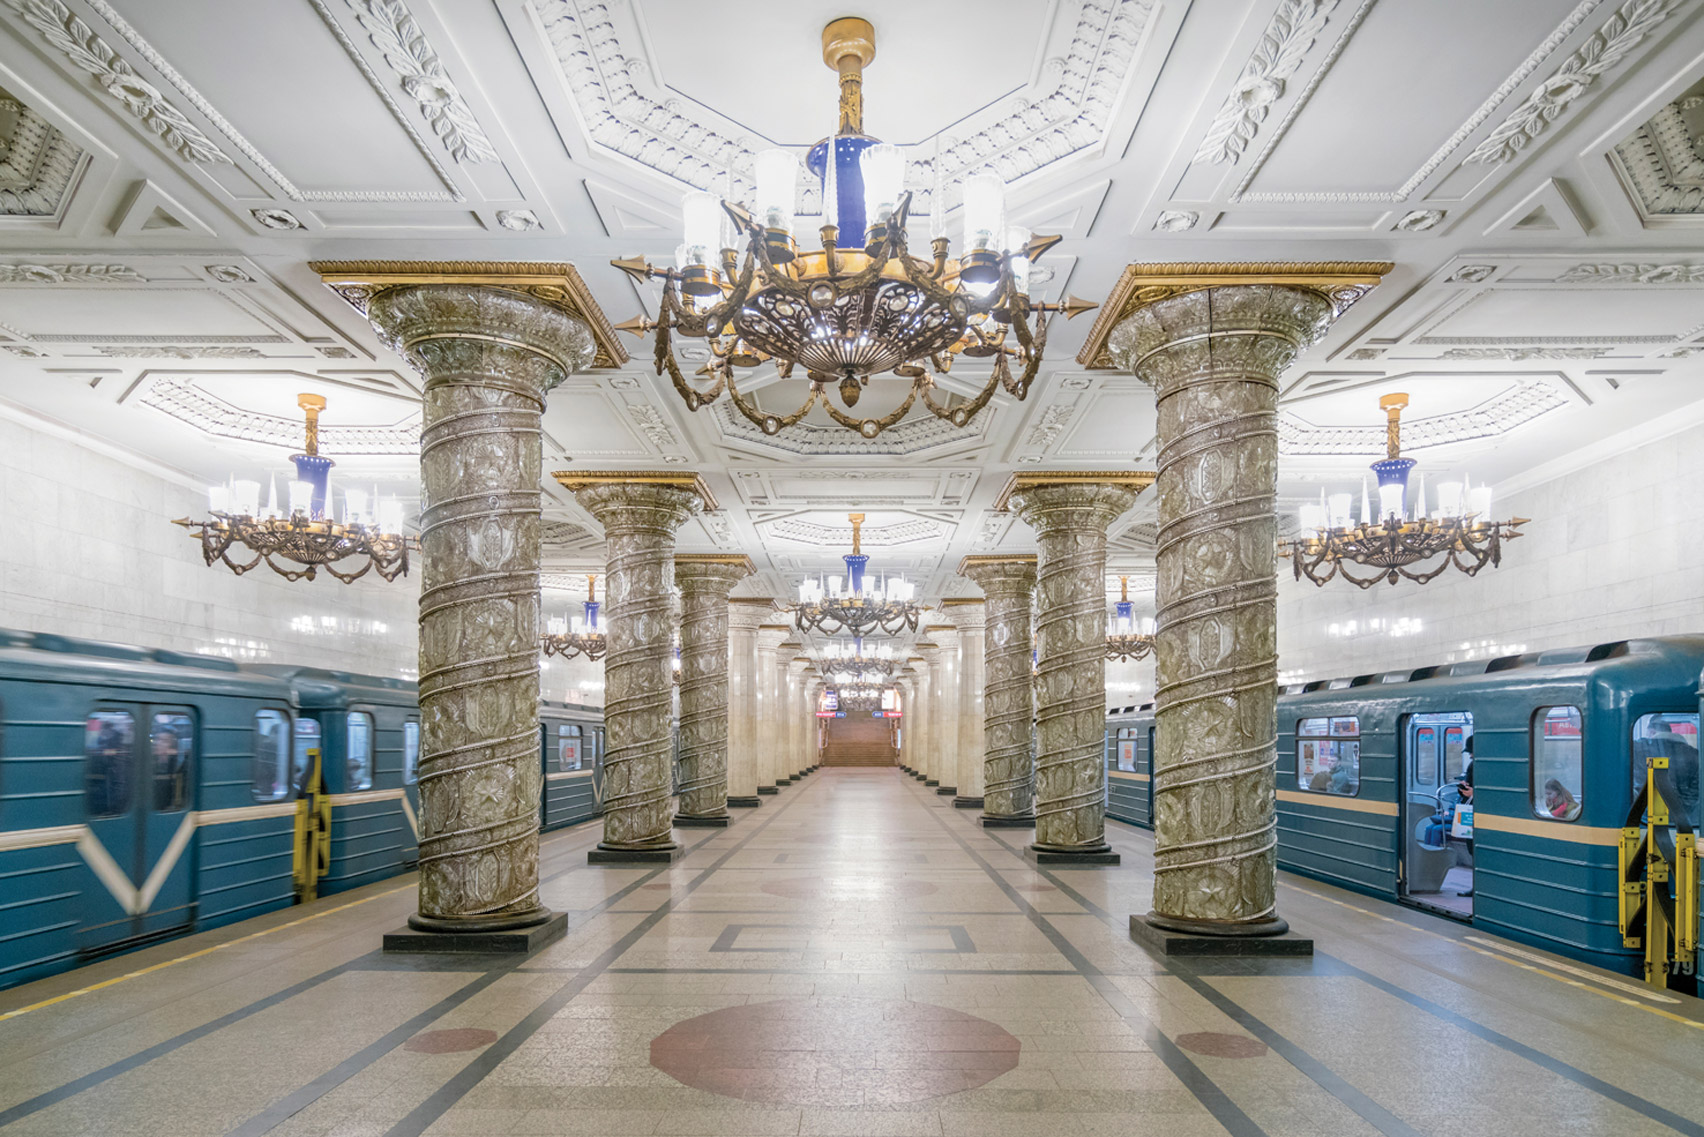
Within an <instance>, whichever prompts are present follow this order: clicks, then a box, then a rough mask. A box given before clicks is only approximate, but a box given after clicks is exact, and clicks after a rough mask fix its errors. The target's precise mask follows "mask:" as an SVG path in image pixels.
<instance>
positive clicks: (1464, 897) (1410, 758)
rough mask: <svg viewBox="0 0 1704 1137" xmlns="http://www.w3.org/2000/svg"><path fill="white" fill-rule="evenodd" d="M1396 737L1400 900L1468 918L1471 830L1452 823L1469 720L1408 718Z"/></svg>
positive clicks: (1457, 716)
mask: <svg viewBox="0 0 1704 1137" xmlns="http://www.w3.org/2000/svg"><path fill="white" fill-rule="evenodd" d="M1401 734H1402V760H1401V761H1400V762H1399V763H1398V764H1397V766H1398V771H1399V778H1400V781H1401V791H1400V795H1399V796H1400V799H1401V802H1402V818H1401V824H1400V825H1399V826H1398V831H1399V833H1400V838H1399V841H1400V855H1401V859H1402V866H1401V872H1400V883H1399V888H1400V890H1401V896H1402V898H1403V899H1404V900H1405V901H1407V902H1408V903H1410V904H1413V905H1416V906H1417V907H1420V908H1426V909H1430V910H1432V911H1434V912H1439V913H1442V914H1444V915H1447V916H1454V917H1457V918H1458V919H1467V918H1470V917H1472V915H1473V830H1472V824H1471V819H1470V817H1462V818H1458V816H1457V814H1458V811H1457V809H1456V806H1457V805H1458V804H1460V803H1461V801H1462V797H1461V793H1460V791H1459V790H1458V789H1457V786H1458V784H1459V783H1460V781H1461V779H1462V775H1463V774H1464V773H1465V772H1466V767H1467V763H1468V762H1469V761H1470V757H1469V752H1468V740H1469V739H1470V738H1472V737H1473V715H1472V714H1470V713H1468V712H1467V711H1444V712H1440V713H1427V714H1412V715H1409V716H1407V718H1406V719H1405V720H1404V722H1403V729H1402V732H1401ZM1463 822H1465V824H1463Z"/></svg>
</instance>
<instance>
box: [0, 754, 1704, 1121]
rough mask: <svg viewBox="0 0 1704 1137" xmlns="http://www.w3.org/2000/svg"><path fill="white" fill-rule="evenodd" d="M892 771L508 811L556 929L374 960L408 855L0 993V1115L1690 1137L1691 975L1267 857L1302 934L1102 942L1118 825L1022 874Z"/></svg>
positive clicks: (1693, 1097)
mask: <svg viewBox="0 0 1704 1137" xmlns="http://www.w3.org/2000/svg"><path fill="white" fill-rule="evenodd" d="M949 801H950V799H944V798H941V797H939V796H937V795H936V794H935V793H934V792H933V791H931V790H926V789H925V788H924V787H922V786H921V785H919V784H918V783H916V782H913V781H912V780H911V779H909V778H907V777H905V776H904V775H903V774H901V773H899V772H898V771H896V770H892V769H888V770H858V769H844V770H822V771H819V772H818V773H816V774H814V775H812V776H810V777H809V778H807V779H805V781H803V782H802V783H799V784H796V785H794V786H790V787H788V788H786V789H783V790H782V792H781V794H780V795H779V796H778V797H772V798H768V799H766V800H765V804H764V805H763V807H762V808H760V809H756V810H749V811H741V812H740V813H739V816H738V819H737V821H736V823H735V824H734V825H733V826H732V827H731V828H729V829H726V830H683V831H682V832H681V834H680V835H681V836H682V837H683V838H684V839H685V840H686V841H688V842H689V843H690V845H691V852H690V853H689V855H687V856H686V857H685V858H683V859H682V860H680V861H679V862H677V863H676V864H674V865H665V866H654V867H647V868H608V867H593V866H588V865H587V864H586V857H585V852H586V849H587V848H588V847H590V846H591V845H592V844H593V843H594V842H595V841H596V839H597V831H596V828H595V827H594V826H582V827H579V828H577V829H572V830H567V831H564V832H562V833H558V834H552V835H549V836H547V837H546V838H545V845H544V857H543V862H544V873H545V878H546V879H545V884H544V889H543V891H544V897H545V900H546V902H547V903H549V904H551V905H552V906H553V907H556V908H559V909H566V910H568V911H569V913H570V921H571V922H570V931H569V935H568V938H567V939H566V940H564V941H560V942H558V943H556V944H555V945H552V946H550V947H548V948H546V949H545V950H543V951H541V952H539V953H538V954H536V955H534V956H533V957H531V958H527V959H524V960H520V961H514V960H508V961H503V960H493V959H490V958H483V959H473V960H461V961H451V960H445V959H423V958H418V957H416V958H397V957H386V956H384V955H382V954H380V953H379V952H378V951H376V950H375V949H376V948H377V947H378V943H379V937H380V935H381V934H382V933H383V932H385V931H388V930H390V929H393V928H395V927H397V926H398V925H400V924H401V923H402V921H403V919H404V918H405V916H406V915H407V914H408V913H409V912H410V911H411V910H412V908H413V887H412V882H411V880H410V879H408V878H402V879H398V880H395V881H390V882H386V883H384V884H380V885H376V886H373V887H371V888H368V889H365V890H362V891H359V892H355V893H346V894H343V895H340V896H336V897H332V898H329V899H326V900H323V901H320V902H318V903H316V904H313V905H309V906H306V907H303V908H296V909H292V910H290V911H288V912H279V913H275V914H273V915H272V916H269V917H265V918H262V919H259V920H254V921H251V922H249V923H247V924H243V925H240V926H237V927H233V928H227V929H223V930H220V931H218V932H213V933H208V934H206V935H202V936H197V937H193V938H191V939H187V940H179V941H177V942H174V943H171V944H165V945H161V946H159V947H156V948H152V949H149V950H147V951H143V952H138V953H135V954H132V955H129V956H125V957H123V958H121V959H115V960H109V961H106V962H104V963H101V964H98V965H96V966H93V967H90V968H86V969H84V970H82V971H79V972H76V973H73V974H70V975H65V976H60V977H57V978H55V979H52V980H48V981H44V982H41V983H36V984H33V985H31V986H28V987H24V988H20V989H17V990H12V991H7V992H4V993H0V1133H4V1134H5V1135H6V1137H12V1135H17V1137H22V1135H24V1134H83V1133H91V1134H126V1135H135V1137H143V1135H159V1137H167V1135H171V1137H180V1135H181V1137H190V1135H201V1134H207V1135H213V1134H227V1133H229V1134H261V1133H270V1134H277V1135H280V1137H284V1135H289V1137H309V1135H336V1137H381V1135H384V1137H401V1135H409V1134H422V1133H429V1134H505V1133H516V1134H612V1135H614V1134H639V1133H646V1134H668V1135H680V1137H685V1135H688V1134H823V1135H834V1134H846V1135H852V1134H868V1135H882V1134H894V1135H905V1134H939V1135H953V1134H967V1135H972V1134H974V1135H976V1137H1001V1135H1004V1134H1014V1135H1023V1137H1069V1135H1074V1134H1117V1135H1120V1137H1133V1135H1142V1134H1159V1135H1161V1137H1196V1135H1197V1134H1219V1133H1223V1132H1229V1133H1232V1134H1237V1135H1258V1134H1263V1133H1264V1134H1272V1135H1274V1137H1278V1135H1286V1137H1288V1135H1302V1134H1387V1135H1408V1134H1421V1133H1423V1134H1439V1135H1448V1137H1478V1135H1495V1137H1514V1135H1517V1134H1529V1133H1530V1134H1566V1135H1574V1134H1582V1135H1583V1134H1616V1135H1618V1137H1626V1135H1635V1134H1647V1133H1650V1134H1656V1133H1673V1132H1680V1133H1691V1134H1704V1012H1701V1011H1700V1007H1699V1004H1698V1002H1697V1001H1695V1000H1686V999H1680V998H1677V997H1672V996H1666V995H1662V994H1659V993H1656V992H1650V991H1647V990H1645V989H1644V988H1641V987H1639V986H1637V985H1635V984H1633V983H1631V982H1629V981H1626V980H1623V979H1620V978H1617V977H1613V976H1609V975H1606V974H1605V973H1602V972H1598V971H1595V970H1593V969H1591V968H1587V967H1582V966H1579V965H1576V964H1572V963H1569V962H1567V961H1563V960H1558V959H1555V958H1552V957H1550V956H1547V955H1545V954H1544V953H1541V952H1536V951H1531V950H1529V949H1525V948H1519V947H1517V946H1515V945H1511V944H1506V943H1504V942H1502V941H1499V940H1496V939H1494V938H1492V937H1490V936H1486V935H1484V934H1482V933H1478V932H1476V931H1474V930H1473V929H1471V928H1468V927H1465V926H1462V925H1459V924H1454V923H1451V922H1448V921H1445V920H1442V919H1438V918H1435V917H1431V916H1428V915H1424V914H1421V913H1416V912H1411V911H1408V910H1405V909H1400V908H1396V907H1392V906H1388V905H1382V904H1379V903H1378V902H1376V901H1369V900H1367V899H1365V898H1363V897H1359V896H1355V895H1352V894H1349V893H1344V892H1339V891H1336V890H1334V889H1331V888H1329V887H1326V886H1324V885H1320V884H1316V883H1313V882H1309V881H1304V880H1300V879H1296V878H1285V879H1284V880H1283V881H1282V882H1281V886H1280V893H1279V895H1280V904H1281V906H1282V910H1283V912H1284V913H1285V914H1286V915H1287V916H1288V917H1289V918H1290V920H1291V921H1292V923H1294V924H1295V925H1297V927H1298V929H1299V930H1301V931H1304V932H1306V933H1309V934H1311V935H1313V936H1314V937H1315V938H1316V940H1317V943H1318V950H1319V954H1318V955H1317V956H1316V957H1315V958H1314V959H1313V960H1312V961H1282V962H1278V961H1275V962H1270V963H1265V964H1258V965H1251V964H1235V963H1233V964H1219V965H1210V966H1195V967H1189V966H1183V965H1179V964H1176V963H1170V964H1168V963H1165V962H1162V961H1159V960H1156V959H1155V958H1153V957H1151V956H1149V955H1148V954H1147V953H1146V952H1145V951H1144V950H1143V949H1141V948H1140V947H1138V946H1137V945H1136V944H1134V943H1132V942H1131V940H1130V938H1129V933H1128V927H1127V923H1128V916H1129V914H1130V913H1132V912H1141V911H1146V909H1147V908H1148V899H1149V893H1150V889H1151V883H1152V882H1151V878H1150V876H1149V875H1148V869H1149V866H1150V864H1151V857H1150V851H1151V848H1152V842H1151V839H1150V837H1149V835H1148V834H1146V833H1144V832H1142V831H1139V830H1135V829H1130V828H1127V827H1124V826H1121V825H1116V824H1115V825H1112V826H1110V828H1111V830H1112V832H1111V834H1110V838H1111V840H1112V842H1113V844H1114V845H1115V847H1117V848H1118V849H1119V851H1120V852H1122V853H1123V854H1124V863H1123V865H1122V866H1121V867H1118V868H1113V869H1063V870H1055V871H1048V870H1037V869H1036V868H1034V867H1032V866H1030V865H1028V864H1026V863H1025V861H1024V860H1023V858H1022V856H1021V849H1022V844H1021V840H1022V839H1023V838H1024V837H1025V836H1026V834H1024V833H1022V832H1021V831H1018V832H1012V831H993V832H990V831H984V830H982V829H979V828H977V827H976V825H975V824H974V821H973V817H972V815H971V814H969V813H967V812H965V811H955V810H953V809H952V808H950V805H949Z"/></svg>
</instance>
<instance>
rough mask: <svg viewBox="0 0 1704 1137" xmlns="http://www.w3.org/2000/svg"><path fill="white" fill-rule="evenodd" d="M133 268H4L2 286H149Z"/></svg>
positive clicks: (0, 270)
mask: <svg viewBox="0 0 1704 1137" xmlns="http://www.w3.org/2000/svg"><path fill="white" fill-rule="evenodd" d="M147 283H148V281H147V279H146V278H145V277H144V276H143V275H142V274H141V273H139V272H137V271H136V270H135V269H133V268H131V267H130V266H129V265H102V264H78V265H72V264H0V284H30V285H42V284H147Z"/></svg>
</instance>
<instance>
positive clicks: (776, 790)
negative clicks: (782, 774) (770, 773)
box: [757, 786, 781, 794]
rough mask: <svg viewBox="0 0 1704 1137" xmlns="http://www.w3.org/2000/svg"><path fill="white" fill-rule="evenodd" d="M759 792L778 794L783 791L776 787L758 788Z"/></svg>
mask: <svg viewBox="0 0 1704 1137" xmlns="http://www.w3.org/2000/svg"><path fill="white" fill-rule="evenodd" d="M757 792H758V793H760V794H778V793H780V792H781V790H780V789H779V788H778V787H776V786H758V787H757Z"/></svg>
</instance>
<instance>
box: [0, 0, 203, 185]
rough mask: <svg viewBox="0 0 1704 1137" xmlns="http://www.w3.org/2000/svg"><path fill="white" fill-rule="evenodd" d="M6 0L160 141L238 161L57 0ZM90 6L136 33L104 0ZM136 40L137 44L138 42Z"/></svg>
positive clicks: (189, 154)
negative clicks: (220, 147)
mask: <svg viewBox="0 0 1704 1137" xmlns="http://www.w3.org/2000/svg"><path fill="white" fill-rule="evenodd" d="M5 3H6V5H7V7H9V8H11V9H12V10H13V11H14V12H16V13H17V14H18V16H19V18H20V19H22V20H23V21H24V23H26V24H28V25H29V26H30V27H32V28H34V29H35V30H36V32H37V33H38V34H39V35H40V36H41V38H42V40H43V41H45V42H46V43H47V45H48V46H49V47H51V48H54V49H55V50H56V51H58V52H59V53H60V54H61V55H63V56H64V57H65V58H66V59H67V60H68V61H69V62H70V63H71V65H72V66H74V67H76V68H78V69H79V70H81V71H85V72H87V73H88V74H89V75H90V76H91V77H92V78H93V79H94V80H95V83H96V84H97V85H98V86H99V87H100V88H101V90H103V91H105V92H106V93H107V95H108V96H110V97H111V98H112V99H113V100H114V101H115V102H117V103H118V105H119V106H121V107H123V108H124V109H125V111H127V112H129V114H130V115H131V116H132V117H133V118H135V119H137V120H138V121H140V122H141V123H142V125H143V126H145V127H147V128H148V129H149V130H150V131H152V132H153V133H154V134H156V135H158V136H159V139H160V141H162V142H164V143H165V144H166V146H167V147H168V148H169V149H170V150H171V151H172V152H173V153H174V154H176V155H177V156H178V157H179V158H181V159H183V160H184V161H185V162H193V163H200V164H204V165H217V164H220V163H223V164H226V165H234V164H235V163H233V162H232V161H231V158H230V155H228V154H226V153H225V152H224V151H223V150H221V149H219V145H218V143H216V142H214V141H213V140H212V139H211V138H208V137H207V136H206V135H205V134H203V133H202V132H201V131H200V129H198V128H197V127H196V126H195V125H194V124H192V123H191V122H190V121H189V119H188V118H186V117H185V116H184V113H183V112H182V111H180V110H178V109H177V107H176V106H174V105H173V104H172V103H171V101H170V100H168V99H167V98H166V97H165V95H163V94H162V93H161V92H160V90H159V88H157V87H155V86H154V85H153V84H152V83H149V82H148V81H147V80H145V79H143V78H142V77H141V76H140V75H138V74H136V71H135V69H134V68H132V67H131V66H130V64H129V63H127V62H125V61H124V60H123V59H122V58H120V57H119V54H118V52H116V51H114V50H113V48H112V45H111V44H109V43H107V42H106V41H105V40H104V39H102V38H101V37H100V36H98V35H96V34H95V32H94V30H93V29H91V28H90V27H89V25H88V24H85V23H84V22H83V21H82V20H81V19H79V18H78V17H77V16H75V15H74V14H72V12H71V9H69V8H67V7H66V6H65V5H64V4H61V3H60V2H59V0H5ZM91 7H93V8H94V9H95V10H96V11H97V12H100V14H101V17H102V18H103V19H105V20H106V21H107V22H108V23H109V24H113V27H114V30H116V31H119V32H120V34H123V33H124V32H125V31H129V32H130V35H132V36H134V35H135V31H134V30H133V29H130V26H129V25H128V24H125V23H124V21H123V20H122V19H119V18H118V13H117V12H114V11H112V8H111V6H110V5H107V4H106V3H105V2H104V0H91ZM115 20H116V21H117V22H116V23H114V21H115ZM120 25H122V27H120ZM127 38H128V37H127ZM138 38H139V37H138ZM132 46H135V44H134V42H133V43H132Z"/></svg>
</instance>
